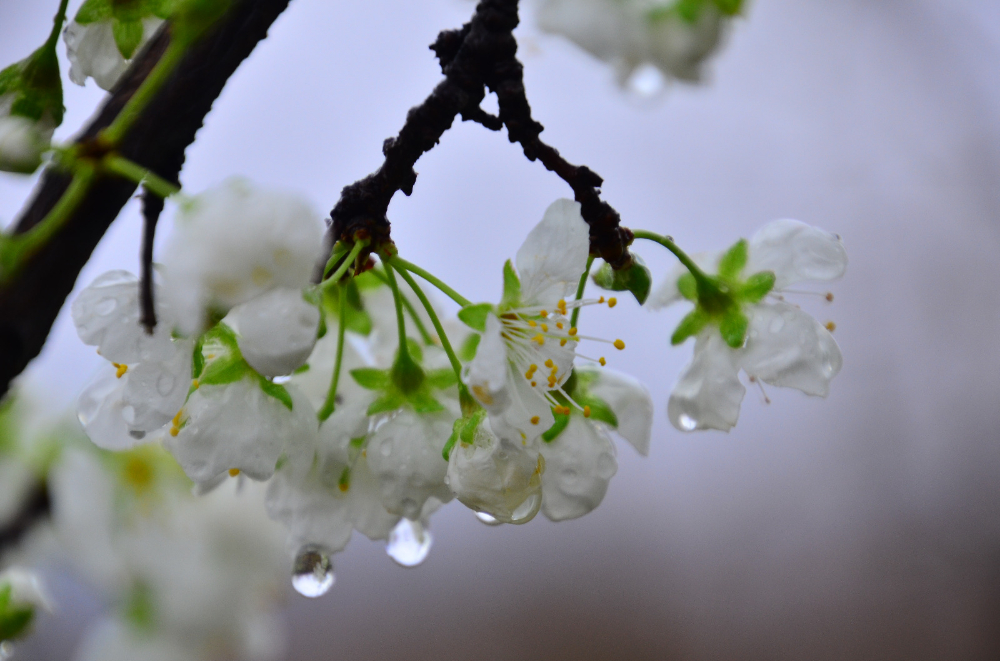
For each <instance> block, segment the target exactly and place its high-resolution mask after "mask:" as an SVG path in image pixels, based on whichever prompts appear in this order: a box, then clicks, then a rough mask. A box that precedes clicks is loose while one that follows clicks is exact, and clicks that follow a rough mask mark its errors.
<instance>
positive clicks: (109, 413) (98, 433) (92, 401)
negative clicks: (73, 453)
mask: <svg viewBox="0 0 1000 661" xmlns="http://www.w3.org/2000/svg"><path fill="white" fill-rule="evenodd" d="M127 379H128V375H127V374H126V375H125V376H123V377H122V378H120V379H119V378H117V377H116V376H115V370H114V369H109V370H107V371H103V373H102V374H101V375H100V376H98V377H97V378H95V379H94V380H93V381H91V382H90V384H88V385H87V387H86V388H84V389H83V392H81V393H80V397H79V398H78V399H77V417H78V418H79V419H80V424H82V425H83V431H84V432H85V433H86V434H87V436H88V437H89V438H90V440H91V441H92V442H93V443H94V445H96V446H97V447H99V448H103V449H105V450H128V449H129V448H132V447H135V446H136V445H139V444H140V443H149V442H150V441H152V440H154V439H153V438H152V437H148V436H147V435H146V434H145V433H143V432H136V434H135V435H132V434H129V428H128V425H127V424H126V423H125V418H124V416H123V415H122V412H123V410H124V408H125V406H126V404H125V399H124V398H125V388H126V385H127V383H128V381H127ZM168 420H169V418H168Z"/></svg>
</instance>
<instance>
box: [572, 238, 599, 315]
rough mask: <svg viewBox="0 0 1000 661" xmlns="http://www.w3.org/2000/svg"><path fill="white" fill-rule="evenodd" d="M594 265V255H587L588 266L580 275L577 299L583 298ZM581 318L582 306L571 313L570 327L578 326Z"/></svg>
mask: <svg viewBox="0 0 1000 661" xmlns="http://www.w3.org/2000/svg"><path fill="white" fill-rule="evenodd" d="M593 265H594V256H593V255H588V256H587V268H585V269H583V275H581V276H580V284H579V286H577V288H576V298H575V299H573V300H575V301H579V300H580V299H581V298H583V290H584V289H585V288H586V287H587V277H588V276H589V275H590V267H591V266H593ZM579 319H580V308H579V307H577V308H575V309H574V310H573V314H572V315H570V318H569V325H570V328H575V327H576V322H577V320H579Z"/></svg>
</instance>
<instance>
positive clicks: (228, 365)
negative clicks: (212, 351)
mask: <svg viewBox="0 0 1000 661" xmlns="http://www.w3.org/2000/svg"><path fill="white" fill-rule="evenodd" d="M252 371H253V369H252V368H251V367H250V366H249V365H248V364H247V362H246V361H245V360H243V356H241V355H240V354H239V353H236V354H230V355H228V356H225V357H223V358H217V359H216V360H213V361H211V362H210V363H208V366H207V367H206V368H205V371H204V372H202V373H201V378H199V379H198V383H199V384H201V385H204V386H221V385H224V384H227V383H234V382H236V381H239V380H240V379H242V378H243V377H244V376H245V375H247V374H249V373H251V372H252Z"/></svg>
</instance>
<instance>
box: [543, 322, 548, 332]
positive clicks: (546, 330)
mask: <svg viewBox="0 0 1000 661" xmlns="http://www.w3.org/2000/svg"><path fill="white" fill-rule="evenodd" d="M542 332H543V333H548V332H549V325H548V324H542Z"/></svg>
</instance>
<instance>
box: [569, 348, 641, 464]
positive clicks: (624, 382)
mask: <svg viewBox="0 0 1000 661" xmlns="http://www.w3.org/2000/svg"><path fill="white" fill-rule="evenodd" d="M576 369H577V370H580V371H583V372H588V373H592V374H594V375H595V377H596V378H595V379H594V380H593V381H592V382H591V384H590V394H591V395H593V396H595V397H597V398H598V399H601V400H604V401H605V402H606V403H607V404H608V406H610V407H611V410H612V411H614V413H615V417H617V418H618V428H617V429H615V431H616V432H618V434H619V435H620V436H621V437H622V438H624V439H625V440H626V441H628V442H629V443H631V444H632V447H634V448H635V449H636V451H637V452H638V453H639V454H641V455H642V456H644V457H645V456H646V455H647V454H649V437H650V433H651V432H652V429H653V399H652V398H651V397H650V396H649V391H648V390H646V387H645V386H644V385H642V384H641V383H639V381H638V380H636V379H633V378H632V377H631V376H629V375H627V374H623V373H621V372H616V371H614V370H611V369H607V368H599V367H596V366H593V365H586V366H580V367H577V368H576Z"/></svg>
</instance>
